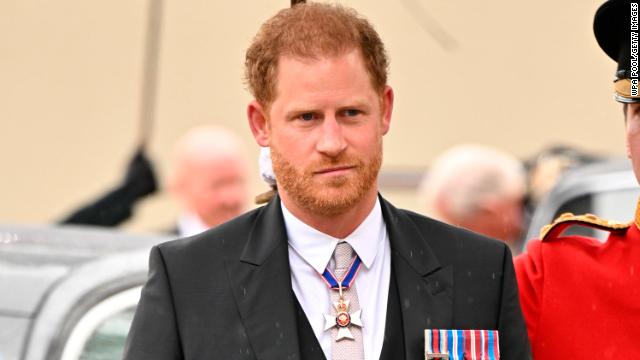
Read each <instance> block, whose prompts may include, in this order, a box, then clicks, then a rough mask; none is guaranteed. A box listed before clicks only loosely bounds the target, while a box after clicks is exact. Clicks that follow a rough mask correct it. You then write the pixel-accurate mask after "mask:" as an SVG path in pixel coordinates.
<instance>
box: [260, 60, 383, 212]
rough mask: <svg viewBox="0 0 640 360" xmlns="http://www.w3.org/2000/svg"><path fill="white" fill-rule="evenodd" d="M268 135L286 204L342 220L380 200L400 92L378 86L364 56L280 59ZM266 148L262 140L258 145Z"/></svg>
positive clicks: (267, 126) (267, 118) (266, 130)
mask: <svg viewBox="0 0 640 360" xmlns="http://www.w3.org/2000/svg"><path fill="white" fill-rule="evenodd" d="M277 78H278V80H277V85H276V94H277V95H276V98H275V100H274V101H273V103H272V104H271V106H270V108H269V111H268V113H266V114H265V118H266V121H267V124H266V127H265V132H266V140H267V143H265V144H261V145H268V146H270V147H271V157H272V161H273V168H274V172H275V174H276V178H277V181H278V187H279V190H280V192H281V194H282V197H283V199H285V200H287V199H289V200H291V201H293V202H294V203H295V204H296V205H297V206H300V207H302V208H305V209H307V210H310V211H311V212H312V213H315V214H320V215H326V216H332V215H337V214H342V213H344V212H345V211H346V210H348V209H349V208H350V207H352V206H353V205H354V204H356V203H358V202H359V201H360V200H362V199H363V198H364V197H365V196H366V195H371V194H372V193H373V194H374V196H375V193H376V192H377V187H376V178H377V175H378V171H379V169H380V165H381V162H382V136H383V135H384V134H386V133H387V132H388V130H389V122H390V118H391V108H392V104H393V92H392V90H391V88H389V87H387V88H386V89H385V91H384V93H383V94H382V95H381V94H379V93H377V92H376V91H375V90H374V89H373V86H372V85H371V80H370V77H369V74H368V73H367V71H366V69H365V66H364V63H363V61H362V58H361V55H360V53H359V52H358V51H357V50H353V51H351V52H348V53H345V54H344V55H340V56H337V57H330V58H320V59H318V60H311V59H298V58H292V57H286V56H285V57H281V58H280V59H279V64H278V76H277ZM259 142H260V140H259Z"/></svg>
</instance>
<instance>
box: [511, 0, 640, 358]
mask: <svg viewBox="0 0 640 360" xmlns="http://www.w3.org/2000/svg"><path fill="white" fill-rule="evenodd" d="M634 23H635V26H634ZM637 24H638V3H637V2H635V3H633V2H631V1H629V0H610V1H607V2H606V3H604V4H603V5H602V6H600V8H599V9H598V11H597V12H596V15H595V20H594V26H593V27H594V32H595V35H596V39H597V41H598V44H599V45H600V47H601V48H602V49H603V50H604V51H605V53H607V55H609V57H610V58H612V59H613V60H615V61H617V62H618V70H617V72H616V78H615V80H614V91H615V99H616V100H617V101H619V102H621V103H623V104H624V105H623V111H624V115H625V128H626V145H627V154H628V156H629V158H630V159H631V163H632V165H633V170H634V173H635V175H636V178H637V179H640V96H639V95H638V94H634V93H633V88H632V85H633V83H634V82H635V83H636V84H637V81H638V74H637V73H636V74H633V72H632V69H633V67H632V66H631V59H632V55H631V54H632V48H634V49H635V50H634V51H635V55H636V56H635V59H636V66H635V69H636V70H637V59H638V56H637V54H638V30H637V28H638V26H637ZM634 27H635V30H634V29H633V28H634ZM634 38H635V43H634ZM636 72H637V71H636ZM574 225H576V226H579V227H582V228H584V227H586V228H596V229H600V230H607V231H609V232H610V235H609V238H608V239H607V241H606V243H604V244H603V243H601V242H600V241H598V240H597V239H595V238H591V237H586V236H579V235H564V236H563V232H564V230H565V229H567V228H568V227H570V226H574ZM638 226H640V209H639V210H637V211H636V215H635V219H634V221H631V222H628V223H621V222H617V221H609V220H604V219H600V218H598V217H597V216H595V215H592V214H586V215H573V214H571V213H566V214H563V215H561V216H560V217H559V218H558V219H556V220H555V221H554V222H553V223H552V224H550V225H547V226H545V227H544V228H543V229H542V231H541V234H540V240H535V241H531V242H530V243H529V245H528V246H527V252H526V253H525V254H522V255H520V256H519V257H517V258H516V260H515V267H516V274H517V277H518V284H519V287H520V302H521V305H522V310H523V312H524V315H525V318H526V321H527V330H528V332H529V339H530V341H531V347H532V350H533V355H534V357H535V358H536V359H640V342H639V341H638V336H637V334H638V333H640V301H639V300H638V299H640V274H639V272H638V269H637V267H638V264H639V263H640V230H639V229H638Z"/></svg>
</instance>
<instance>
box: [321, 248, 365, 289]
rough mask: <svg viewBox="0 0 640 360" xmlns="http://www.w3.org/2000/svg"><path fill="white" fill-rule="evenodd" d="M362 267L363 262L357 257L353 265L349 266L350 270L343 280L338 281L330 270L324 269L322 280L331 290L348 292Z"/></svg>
mask: <svg viewBox="0 0 640 360" xmlns="http://www.w3.org/2000/svg"><path fill="white" fill-rule="evenodd" d="M361 267H362V260H360V257H359V256H357V255H356V257H355V258H354V259H353V261H352V262H351V265H350V266H349V270H348V271H347V273H346V274H345V275H344V277H343V278H342V280H338V279H337V278H336V276H335V275H334V274H333V273H332V272H331V271H330V270H329V268H326V269H324V272H323V273H322V279H323V280H324V282H325V283H326V284H327V286H329V288H330V289H339V290H346V289H348V288H350V287H351V285H352V284H353V282H354V281H355V279H356V276H358V272H359V271H360V268H361Z"/></svg>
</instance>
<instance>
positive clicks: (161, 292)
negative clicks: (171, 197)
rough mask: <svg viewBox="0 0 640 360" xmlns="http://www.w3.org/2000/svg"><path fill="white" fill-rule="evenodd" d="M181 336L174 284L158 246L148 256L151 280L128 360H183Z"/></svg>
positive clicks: (130, 338)
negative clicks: (175, 305)
mask: <svg viewBox="0 0 640 360" xmlns="http://www.w3.org/2000/svg"><path fill="white" fill-rule="evenodd" d="M182 358H183V356H182V349H181V344H180V336H179V332H178V326H177V321H176V313H175V309H174V304H173V297H172V292H171V284H170V283H169V280H168V277H167V269H166V266H165V262H164V259H163V257H162V253H161V251H160V249H159V248H158V247H157V246H154V247H153V248H152V249H151V254H150V256H149V277H148V279H147V283H146V284H145V285H144V287H143V289H142V295H141V298H140V302H139V303H138V307H137V309H136V313H135V315H134V318H133V322H132V324H131V329H130V330H129V335H128V337H127V342H126V344H125V349H124V356H123V359H125V360H146V359H154V360H178V359H182Z"/></svg>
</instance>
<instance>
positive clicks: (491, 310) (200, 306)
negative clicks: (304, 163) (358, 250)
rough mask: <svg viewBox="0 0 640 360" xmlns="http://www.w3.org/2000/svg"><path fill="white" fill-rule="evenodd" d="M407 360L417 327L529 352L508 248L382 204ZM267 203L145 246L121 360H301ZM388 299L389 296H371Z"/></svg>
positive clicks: (420, 331)
mask: <svg viewBox="0 0 640 360" xmlns="http://www.w3.org/2000/svg"><path fill="white" fill-rule="evenodd" d="M381 205H382V212H383V217H384V221H385V223H386V226H387V231H388V233H389V238H390V242H391V263H392V266H393V270H394V271H395V275H396V281H397V286H398V292H399V296H400V301H401V303H402V322H403V326H404V337H405V338H404V343H405V353H406V355H407V359H415V360H418V359H424V330H425V329H497V330H499V334H500V352H501V357H502V359H503V360H511V359H528V358H529V344H528V339H527V333H526V328H525V325H524V320H523V318H522V314H521V311H520V305H519V301H518V289H517V286H516V282H515V276H514V270H513V264H512V260H511V253H510V252H509V248H508V247H507V246H506V245H505V244H503V243H501V242H498V241H494V240H490V239H487V238H484V237H482V236H480V235H477V234H474V233H471V232H468V231H465V230H462V229H459V228H455V227H452V226H449V225H446V224H443V223H440V222H437V221H435V220H432V219H429V218H426V217H424V216H421V215H418V214H415V213H412V212H409V211H405V210H398V209H396V208H395V207H393V205H391V204H390V203H388V202H387V201H385V200H384V199H382V198H381ZM291 294H292V290H291V275H290V268H289V257H288V245H287V234H286V229H285V225H284V219H283V217H282V210H281V208H280V199H279V198H278V197H276V198H275V199H274V200H272V201H271V202H270V203H269V204H267V206H265V207H262V208H259V209H256V210H254V211H251V212H249V213H246V214H244V215H242V216H240V217H238V218H236V219H234V220H232V221H230V222H228V223H225V224H223V225H220V226H218V227H217V228H214V229H212V230H209V231H207V232H204V233H202V234H199V235H196V236H194V237H191V238H187V239H182V240H177V241H172V242H168V243H164V244H161V245H159V246H157V247H154V248H153V249H152V250H151V256H150V260H149V279H148V281H147V284H146V285H145V286H144V289H143V291H142V298H141V300H140V303H139V305H138V309H137V312H136V315H135V317H134V320H133V324H132V325H131V331H130V333H129V338H128V339H127V345H126V347H125V356H124V358H125V359H128V360H133V359H136V360H138V359H139V360H142V359H153V360H161V359H224V360H230V359H257V360H284V359H304V356H305V354H300V351H299V343H298V335H297V328H296V315H295V310H294V303H293V301H294V298H293V297H292V296H291ZM380 296H387V294H380Z"/></svg>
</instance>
